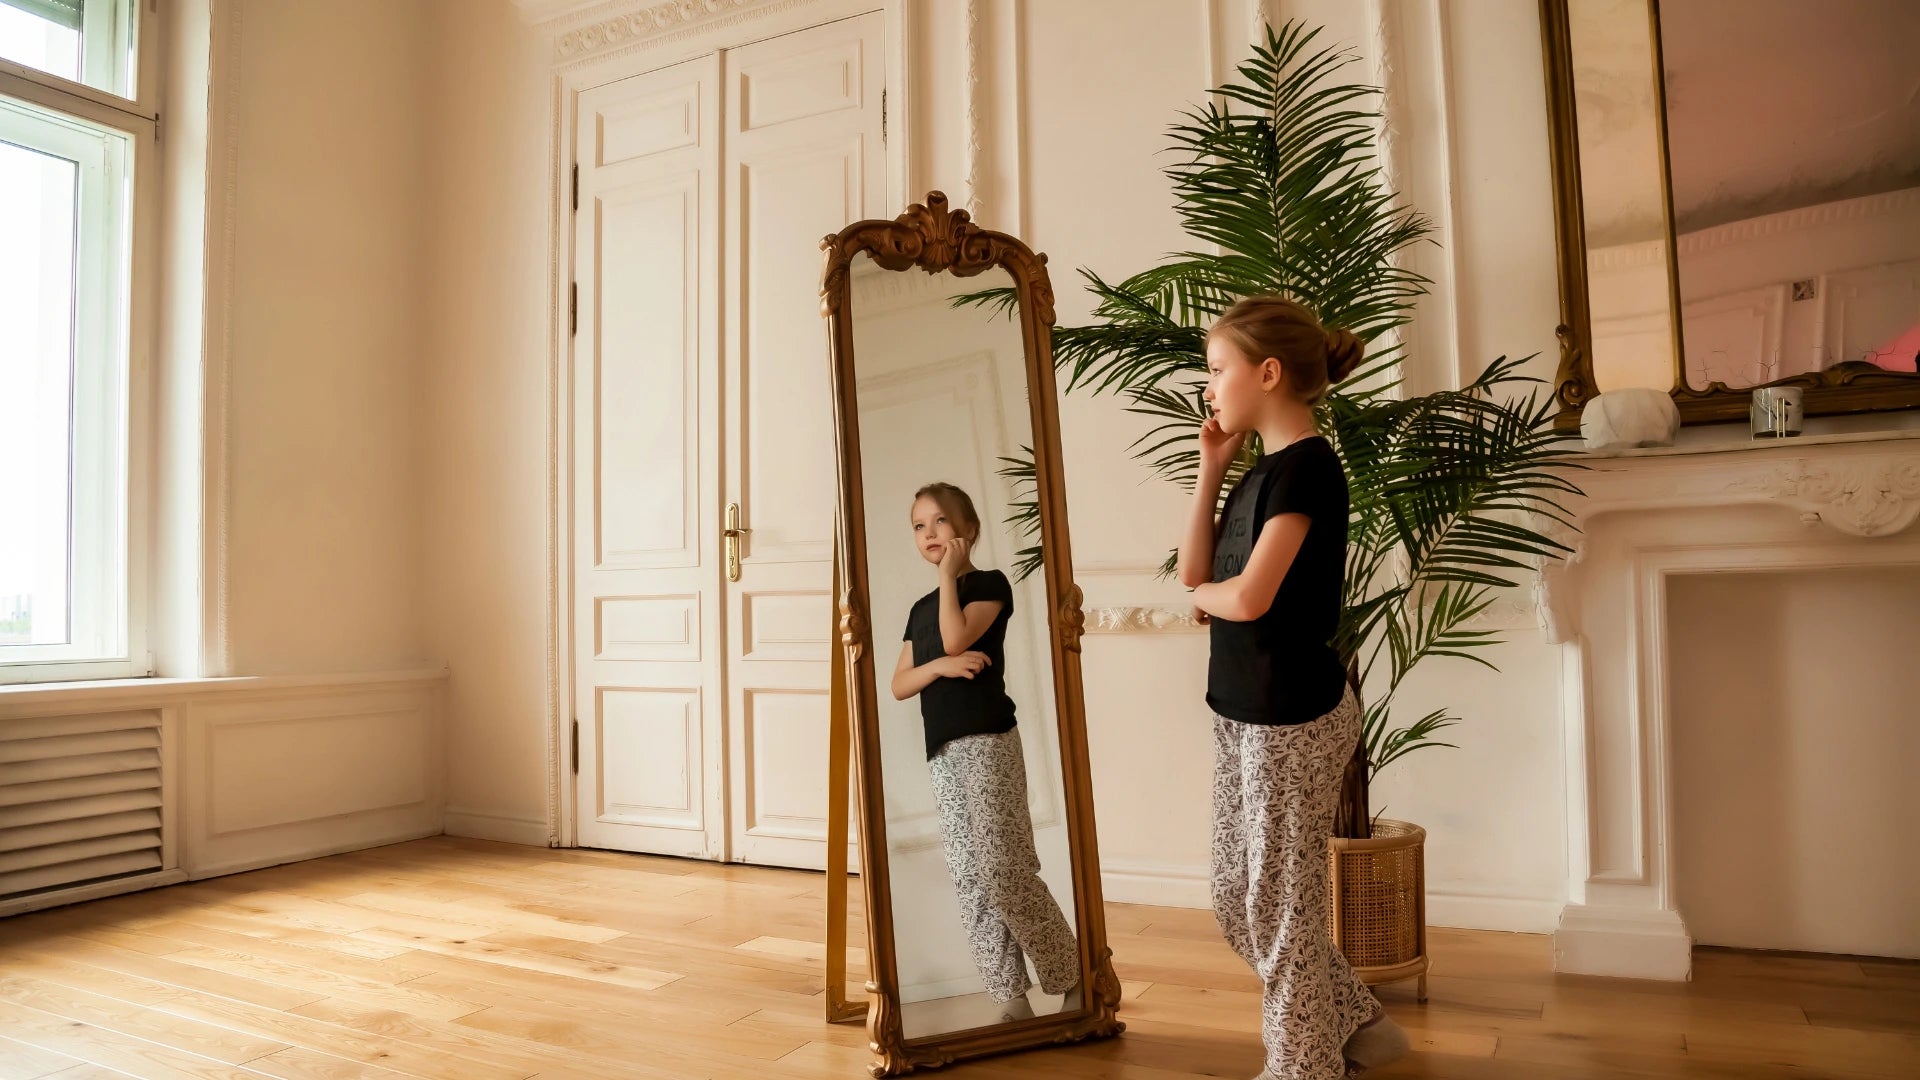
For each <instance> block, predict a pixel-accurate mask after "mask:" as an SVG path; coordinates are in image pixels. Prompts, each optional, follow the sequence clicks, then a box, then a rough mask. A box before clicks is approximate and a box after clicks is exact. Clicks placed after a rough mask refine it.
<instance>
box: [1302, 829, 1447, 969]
mask: <svg viewBox="0 0 1920 1080" xmlns="http://www.w3.org/2000/svg"><path fill="white" fill-rule="evenodd" d="M1426 842H1427V830H1425V829H1423V828H1421V827H1420V826H1418V825H1412V824H1408V823H1407V822H1404V821H1390V820H1386V819H1382V820H1380V821H1377V822H1375V823H1374V826H1373V838H1372V839H1370V840H1345V839H1341V838H1339V837H1334V838H1333V839H1331V840H1328V841H1327V871H1328V880H1329V884H1330V886H1331V903H1329V904H1328V909H1327V921H1328V923H1329V924H1330V926H1331V928H1332V930H1333V943H1334V945H1335V946H1337V947H1338V948H1339V949H1340V951H1341V952H1343V953H1345V954H1346V957H1347V962H1348V963H1350V964H1352V965H1353V969H1354V970H1355V971H1356V972H1358V973H1359V974H1360V978H1361V979H1362V980H1364V981H1365V982H1366V984H1367V985H1369V986H1377V985H1379V984H1380V983H1390V982H1399V981H1400V980H1402V979H1419V980H1420V988H1419V997H1420V1000H1421V1001H1425V1000H1427V863H1426Z"/></svg>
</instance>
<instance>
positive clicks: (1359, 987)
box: [1213, 688, 1381, 1080]
mask: <svg viewBox="0 0 1920 1080" xmlns="http://www.w3.org/2000/svg"><path fill="white" fill-rule="evenodd" d="M1360 725H1361V716H1360V703H1359V701H1358V700H1357V699H1356V698H1355V697H1354V694H1353V691H1352V689H1351V688H1349V689H1348V691H1347V694H1346V696H1345V697H1344V698H1343V699H1342V700H1341V702H1340V704H1339V705H1338V706H1337V707H1336V708H1335V709H1334V710H1333V711H1332V712H1330V713H1328V714H1327V715H1325V716H1322V717H1320V718H1319V719H1318V720H1314V721H1311V722H1309V723H1305V724H1294V725H1284V726H1283V725H1273V726H1268V725H1262V724H1243V723H1240V722H1239V721H1236V720H1229V719H1227V718H1225V717H1222V716H1215V717H1214V719H1213V736H1214V755H1213V763H1214V765H1213V910H1214V915H1215V916H1216V917H1217V918H1218V919H1219V920H1220V929H1221V930H1222V931H1224V932H1225V933H1226V936H1227V942H1228V943H1229V944H1230V945H1232V946H1233V950H1234V951H1235V952H1237V953H1239V954H1240V957H1241V959H1243V960H1245V961H1246V962H1247V963H1248V964H1249V965H1251V966H1252V967H1253V969H1254V971H1256V972H1257V973H1259V975H1260V979H1261V982H1263V983H1264V984H1265V990H1264V993H1263V994H1262V1000H1261V1005H1262V1008H1261V1024H1260V1030H1261V1036H1262V1040H1263V1041H1264V1042H1265V1043H1266V1048H1267V1066H1266V1067H1267V1071H1268V1072H1269V1073H1271V1074H1273V1076H1274V1077H1276V1078H1277V1080H1325V1078H1333V1077H1341V1076H1344V1075H1345V1074H1346V1058H1345V1057H1344V1055H1343V1054H1342V1053H1341V1051H1342V1049H1343V1048H1344V1047H1345V1046H1346V1043H1347V1039H1348V1038H1349V1037H1351V1036H1352V1035H1353V1033H1354V1032H1355V1031H1356V1030H1358V1029H1359V1028H1360V1026H1361V1025H1362V1024H1365V1023H1366V1022H1367V1021H1369V1020H1371V1019H1373V1018H1374V1017H1375V1016H1376V1015H1378V1014H1379V1013H1380V1011H1381V1007H1380V1003H1379V1001H1378V1000H1376V999H1375V998H1374V996H1373V993H1372V992H1371V991H1369V990H1368V989H1367V987H1366V984H1365V983H1362V982H1361V981H1360V977H1359V976H1358V975H1356V974H1354V971H1353V967H1352V966H1351V965H1350V964H1348V963H1347V958H1346V957H1345V956H1343V955H1342V954H1341V952H1340V950H1339V949H1336V948H1335V947H1334V944H1333V937H1332V935H1331V934H1329V933H1328V931H1327V905H1328V902H1329V901H1328V896H1327V839H1328V838H1329V837H1330V836H1332V835H1333V818H1334V811H1335V808H1336V807H1337V806H1338V804H1339V800H1340V778H1341V775H1342V773H1343V771H1344V770H1345V768H1346V764H1347V759H1348V758H1350V757H1352V756H1353V747H1354V743H1355V742H1357V741H1358V740H1359V738H1360Z"/></svg>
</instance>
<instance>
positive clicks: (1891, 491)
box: [1538, 432, 1920, 980]
mask: <svg viewBox="0 0 1920 1080" xmlns="http://www.w3.org/2000/svg"><path fill="white" fill-rule="evenodd" d="M1582 461H1583V464H1585V465H1586V466H1587V468H1588V471H1585V472H1581V473H1578V474H1576V475H1575V476H1574V477H1573V480H1574V482H1575V483H1576V484H1577V485H1578V486H1579V487H1580V488H1581V489H1582V491H1583V492H1584V493H1585V497H1584V498H1583V499H1581V500H1578V501H1577V502H1576V504H1575V505H1573V506H1570V507H1569V508H1568V509H1569V510H1570V511H1571V512H1572V514H1573V515H1574V518H1575V521H1576V523H1577V524H1578V525H1579V529H1580V531H1579V532H1578V533H1577V534H1575V533H1568V534H1567V535H1566V536H1565V537H1564V538H1563V539H1564V540H1565V542H1566V543H1567V544H1568V546H1569V547H1571V548H1573V554H1572V555H1571V556H1569V557H1568V558H1567V559H1566V560H1565V561H1563V562H1560V563H1556V564H1553V565H1551V566H1549V567H1547V568H1546V569H1545V570H1544V572H1543V573H1542V575H1541V581H1540V587H1539V596H1538V599H1539V609H1540V615H1541V619H1542V622H1543V624H1544V626H1545V628H1546V631H1547V638H1548V640H1549V641H1550V642H1552V643H1555V644H1559V645H1560V646H1561V647H1562V649H1563V650H1564V652H1563V664H1562V670H1563V676H1562V694H1563V707H1562V716H1563V718H1564V720H1565V724H1566V731H1565V735H1566V754H1565V760H1566V768H1567V821H1568V899H1569V903H1568V904H1567V906H1566V908H1565V909H1564V910H1563V911H1562V913H1561V918H1560V925H1559V929H1558V930H1557V931H1556V933H1555V948H1556V955H1557V966H1558V968H1559V970H1562V971H1567V972H1575V973H1582V974H1593V975H1616V976H1630V977H1638V978H1656V979H1674V980H1679V979H1685V978H1687V977H1688V976H1689V973H1690V971H1691V966H1692V962H1691V955H1692V938H1691V937H1690V936H1689V934H1688V933H1687V929H1686V926H1685V923H1684V918H1683V917H1684V912H1681V911H1679V910H1677V907H1676V904H1675V900H1674V888H1673V881H1674V877H1673V867H1672V863H1671V857H1670V851H1671V845H1670V843H1669V840H1670V837H1671V821H1670V818H1669V807H1670V806H1671V804H1672V799H1671V797H1670V796H1671V787H1670V785H1671V773H1670V770H1669V768H1668V763H1669V746H1670V739H1669V735H1668V733H1669V721H1670V717H1669V715H1668V703H1669V701H1670V700H1671V687H1670V685H1669V681H1668V664H1667V655H1668V647H1667V626H1668V619H1667V581H1668V579H1670V578H1671V577H1674V576H1676V575H1680V574H1715V573H1740V572H1762V571H1772V572H1778V571H1811V570H1823V569H1830V568H1840V567H1873V566H1886V567H1894V566H1904V565H1920V529H1917V528H1915V527H1914V525H1915V521H1916V519H1920V432H1900V433H1893V434H1883V435H1877V436H1861V435H1836V436H1823V437H1818V438H1812V439H1804V440H1788V441H1782V442H1779V443H1768V444H1746V445H1740V446H1737V447H1724V446H1721V447H1682V448H1669V449H1664V450H1655V451H1630V452H1625V453H1615V454H1605V455H1602V454H1593V455H1588V456H1586V457H1584V458H1583V459H1582Z"/></svg>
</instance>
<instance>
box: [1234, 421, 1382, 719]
mask: <svg viewBox="0 0 1920 1080" xmlns="http://www.w3.org/2000/svg"><path fill="white" fill-rule="evenodd" d="M1347 511H1348V502H1347V476H1346V473H1345V471H1343V470H1342V469H1341V467H1340V458H1339V456H1338V455H1337V454H1335V453H1334V451H1333V447H1332V446H1331V445H1329V444H1328V443H1327V441H1326V440H1325V439H1323V438H1321V437H1319V436H1317V435H1315V436H1310V437H1308V438H1305V439H1301V440H1299V441H1297V442H1294V443H1292V444H1290V445H1288V446H1285V447H1282V448H1281V449H1280V450H1278V451H1276V452H1274V453H1271V454H1267V455H1265V456H1263V457H1261V459H1260V460H1259V461H1258V462H1256V463H1255V464H1254V466H1253V468H1251V469H1249V470H1247V473H1246V475H1245V476H1243V477H1241V479H1240V483H1239V484H1238V485H1236V486H1235V487H1234V489H1233V491H1232V492H1230V493H1229V494H1228V495H1227V503H1226V507H1225V508H1224V509H1223V510H1222V511H1221V514H1220V526H1219V531H1218V533H1217V534H1216V536H1215V538H1214V545H1213V580H1215V581H1226V580H1228V579H1230V578H1233V577H1236V576H1238V575H1239V573H1240V571H1242V570H1243V569H1245V568H1246V565H1247V560H1248V558H1250V557H1251V556H1252V554H1253V546H1254V544H1255V543H1256V542H1257V541H1258V540H1259V539H1260V532H1261V530H1262V529H1263V528H1264V527H1265V526H1266V523H1267V521H1268V520H1269V519H1271V518H1273V517H1275V516H1277V515H1280V514H1288V513H1292V514H1305V515H1306V516H1307V518H1308V520H1309V521H1310V522H1311V524H1309V525H1308V526H1307V536H1306V539H1305V540H1304V541H1302V543H1301V545H1300V552H1299V554H1297V555H1295V556H1294V559H1293V565H1292V566H1290V567H1288V568H1287V576H1286V577H1285V578H1283V579H1282V580H1281V582H1280V591H1279V592H1278V594H1276V595H1275V596H1274V599H1273V606H1272V607H1270V608H1268V609H1267V612H1266V614H1264V615H1262V616H1260V617H1259V618H1258V619H1255V620H1253V621H1252V622H1234V621H1232V620H1231V619H1222V618H1220V617H1218V616H1215V617H1214V618H1213V619H1211V620H1210V621H1209V624H1210V626H1211V628H1212V646H1213V648H1212V654H1211V656H1210V657H1209V658H1208V662H1207V704H1208V705H1210V706H1212V707H1213V711H1214V712H1216V713H1219V714H1220V715H1221V716H1224V717H1227V718H1228V719H1230V720H1239V721H1241V722H1243V723H1248V724H1304V723H1307V722H1308V721H1311V720H1315V719H1318V718H1319V717H1322V716H1325V715H1326V714H1327V713H1330V712H1332V711H1333V710H1334V708H1335V707H1336V706H1338V705H1339V704H1340V698H1341V695H1342V694H1344V693H1345V692H1346V678H1347V677H1346V670H1345V666H1344V665H1343V664H1341V662H1340V654H1339V653H1338V651H1336V650H1335V649H1334V647H1333V644H1332V642H1333V635H1334V631H1335V630H1336V629H1337V628H1338V626H1339V622H1340V594H1341V587H1342V582H1343V580H1344V579H1345V577H1346V569H1347Z"/></svg>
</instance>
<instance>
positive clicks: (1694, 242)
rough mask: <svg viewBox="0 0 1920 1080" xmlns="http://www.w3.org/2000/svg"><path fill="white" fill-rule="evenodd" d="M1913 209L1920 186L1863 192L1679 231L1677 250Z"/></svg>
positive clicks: (1918, 205)
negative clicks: (1843, 197) (1835, 200)
mask: <svg viewBox="0 0 1920 1080" xmlns="http://www.w3.org/2000/svg"><path fill="white" fill-rule="evenodd" d="M1915 210H1920V187H1910V188H1902V189H1900V190H1899V191H1888V192H1884V193H1882V194H1879V195H1864V196H1861V197H1860V198H1857V199H1841V200H1839V201H1837V202H1829V203H1820V204H1819V205H1817V206H1803V207H1800V208H1799V209H1797V210H1783V211H1781V212H1779V213H1777V214H1762V215H1761V216H1759V217H1751V218H1747V219H1746V220H1745V221H1733V222H1729V223H1727V224H1725V225H1716V226H1714V227H1712V228H1709V229H1699V230H1696V231H1694V232H1690V233H1683V234H1681V236H1680V238H1679V251H1680V254H1681V255H1682V256H1687V255H1701V254H1705V253H1706V252H1709V251H1715V250H1718V249H1720V248H1725V247H1733V246H1736V245H1739V244H1746V243H1751V242H1752V241H1754V240H1759V239H1761V238H1763V237H1768V236H1778V235H1780V234H1782V233H1791V232H1799V231H1801V230H1803V229H1817V228H1824V227H1826V226H1828V225H1836V224H1841V223H1844V222H1850V221H1870V220H1872V219H1874V218H1877V217H1885V216H1888V215H1892V214H1902V213H1912V212H1913V211H1915Z"/></svg>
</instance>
